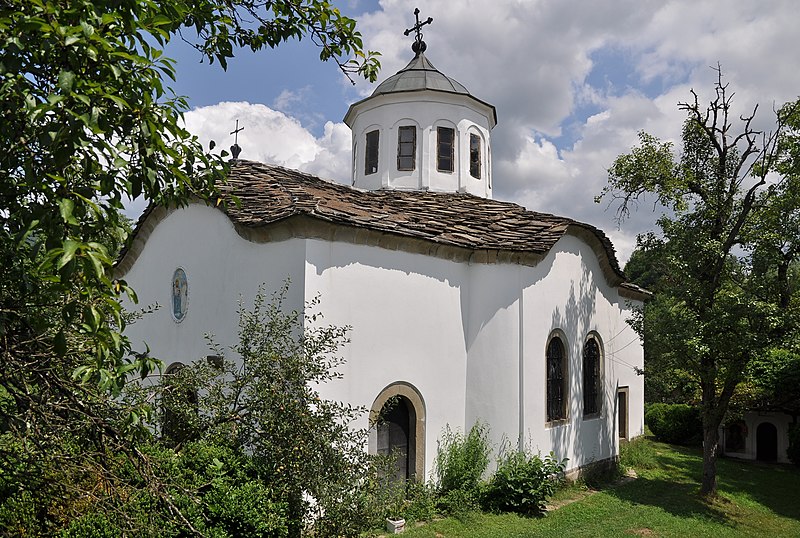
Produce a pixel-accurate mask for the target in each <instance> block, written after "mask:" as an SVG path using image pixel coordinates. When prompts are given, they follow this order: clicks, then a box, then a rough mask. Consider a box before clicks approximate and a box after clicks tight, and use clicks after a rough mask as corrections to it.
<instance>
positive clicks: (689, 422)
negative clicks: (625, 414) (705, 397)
mask: <svg viewBox="0 0 800 538" xmlns="http://www.w3.org/2000/svg"><path fill="white" fill-rule="evenodd" d="M644 421H645V423H646V424H647V425H648V426H649V427H650V430H651V431H652V432H653V435H654V436H655V438H656V439H658V440H659V441H663V442H665V443H672V444H676V445H699V444H700V443H701V442H702V439H703V421H702V419H701V418H700V409H699V408H697V407H693V406H691V405H687V404H666V403H654V404H650V405H648V406H647V407H646V409H645V414H644Z"/></svg>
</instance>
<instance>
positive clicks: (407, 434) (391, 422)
mask: <svg viewBox="0 0 800 538" xmlns="http://www.w3.org/2000/svg"><path fill="white" fill-rule="evenodd" d="M370 423H371V424H372V425H373V428H372V430H371V432H370V441H369V446H370V452H371V453H373V454H390V453H395V454H397V455H398V459H397V462H396V467H395V471H394V477H396V478H397V479H402V480H405V479H415V480H424V479H425V401H424V400H423V399H422V395H421V394H420V393H419V391H418V390H417V389H416V387H414V386H413V385H411V384H410V383H406V382H404V381H398V382H395V383H392V384H391V385H389V386H387V387H386V388H384V389H383V390H382V391H381V392H380V394H378V397H377V398H375V401H374V402H373V403H372V407H371V409H370Z"/></svg>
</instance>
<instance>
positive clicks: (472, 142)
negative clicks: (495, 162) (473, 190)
mask: <svg viewBox="0 0 800 538" xmlns="http://www.w3.org/2000/svg"><path fill="white" fill-rule="evenodd" d="M469 175H471V176H472V177H474V178H476V179H480V178H481V137H480V136H478V135H476V134H471V135H469Z"/></svg>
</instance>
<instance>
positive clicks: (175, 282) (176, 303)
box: [172, 267, 189, 321]
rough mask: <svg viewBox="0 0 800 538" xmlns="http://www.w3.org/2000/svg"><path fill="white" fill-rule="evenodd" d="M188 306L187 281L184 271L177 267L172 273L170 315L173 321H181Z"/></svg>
mask: <svg viewBox="0 0 800 538" xmlns="http://www.w3.org/2000/svg"><path fill="white" fill-rule="evenodd" d="M188 306H189V283H188V281H187V280H186V271H184V270H183V269H181V268H180V267H178V268H177V269H175V272H174V273H172V317H173V318H174V319H175V321H183V318H185V317H186V310H187V308H188Z"/></svg>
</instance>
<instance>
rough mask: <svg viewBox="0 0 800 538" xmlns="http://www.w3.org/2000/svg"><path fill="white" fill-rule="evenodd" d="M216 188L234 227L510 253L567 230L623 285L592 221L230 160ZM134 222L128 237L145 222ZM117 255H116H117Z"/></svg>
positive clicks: (531, 249) (534, 247)
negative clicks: (328, 232)
mask: <svg viewBox="0 0 800 538" xmlns="http://www.w3.org/2000/svg"><path fill="white" fill-rule="evenodd" d="M223 190H224V191H228V192H230V193H233V194H234V195H235V196H236V197H238V199H239V201H240V203H239V204H234V203H231V202H229V203H228V204H227V207H226V208H225V212H226V213H227V214H228V216H229V218H230V219H231V220H232V221H233V222H234V223H235V224H237V225H239V226H243V227H245V228H254V229H256V228H260V227H263V226H267V225H269V224H272V223H276V222H279V221H282V220H285V219H288V218H290V217H293V216H297V215H304V216H307V217H311V218H313V219H318V220H321V221H326V222H329V223H332V224H336V225H341V226H346V227H354V228H364V229H367V230H373V231H378V232H382V233H388V234H395V235H397V236H402V237H409V238H415V239H419V240H422V241H429V242H432V243H435V244H439V245H447V246H451V247H457V248H464V249H471V250H487V251H504V252H510V253H533V254H537V255H544V254H546V253H547V252H548V251H549V250H550V249H551V248H552V247H553V245H555V243H556V242H557V241H558V240H559V239H560V238H561V237H563V236H564V234H565V233H567V231H568V230H572V231H573V232H577V233H578V234H580V235H583V236H590V237H592V236H593V237H594V238H595V239H596V241H597V242H598V243H599V245H600V247H601V248H600V250H601V251H602V252H603V253H604V255H603V256H602V258H605V259H604V260H602V259H601V264H602V265H604V266H605V267H606V268H607V269H610V270H611V272H612V273H613V274H614V275H615V277H616V278H615V280H617V281H618V282H619V283H621V286H623V287H625V288H627V289H629V290H631V291H633V292H636V293H644V294H646V293H647V292H646V291H644V290H641V289H640V288H638V287H637V286H634V285H632V284H628V283H625V276H624V274H623V272H622V270H621V269H620V267H619V263H618V262H617V258H616V255H615V253H614V247H613V246H612V244H611V241H609V239H608V237H606V235H605V234H604V233H603V232H602V231H601V230H599V229H598V228H595V227H594V226H591V225H589V224H584V223H581V222H578V221H575V220H573V219H569V218H566V217H559V216H556V215H550V214H547V213H539V212H536V211H529V210H527V209H525V208H524V207H522V206H520V205H517V204H514V203H511V202H501V201H497V200H489V199H485V198H480V197H477V196H473V195H470V194H462V193H441V192H430V191H399V190H379V191H364V190H359V189H355V188H352V187H349V186H346V185H342V184H339V183H334V182H331V181H326V180H323V179H320V178H318V177H316V176H313V175H310V174H306V173H303V172H300V171H298V170H291V169H288V168H283V167H281V166H275V165H269V164H264V163H258V162H252V161H242V160H240V161H237V162H235V163H234V164H233V166H232V169H231V173H230V176H229V178H228V183H227V185H225V186H224V187H223ZM152 209H153V208H149V209H148V211H146V212H145V214H144V215H143V216H142V218H141V219H140V221H139V223H138V224H137V226H136V230H135V231H134V235H136V234H138V232H139V228H140V227H141V225H142V224H143V223H144V221H145V220H146V219H147V217H148V214H149V213H150V211H151V210H152ZM124 256H125V253H123V254H122V255H121V258H120V259H121V260H122V258H123V257H124Z"/></svg>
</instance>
